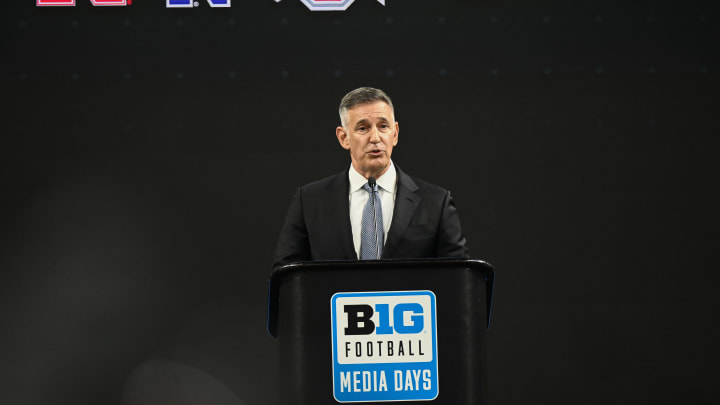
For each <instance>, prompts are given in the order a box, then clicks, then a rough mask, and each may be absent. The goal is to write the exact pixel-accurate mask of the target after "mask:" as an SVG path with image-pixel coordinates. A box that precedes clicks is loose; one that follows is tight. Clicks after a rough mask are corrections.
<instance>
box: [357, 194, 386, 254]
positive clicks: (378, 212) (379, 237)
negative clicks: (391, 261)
mask: <svg viewBox="0 0 720 405" xmlns="http://www.w3.org/2000/svg"><path fill="white" fill-rule="evenodd" d="M363 189H365V191H367V192H368V193H369V194H370V195H369V198H368V202H367V204H365V209H363V216H362V229H361V230H360V260H373V259H379V258H380V257H382V250H383V243H384V241H385V232H384V231H383V217H382V205H381V204H380V192H379V191H378V185H377V184H375V190H371V189H370V185H369V184H367V183H365V185H364V186H363ZM373 209H374V213H373Z"/></svg>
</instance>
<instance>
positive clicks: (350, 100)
mask: <svg viewBox="0 0 720 405" xmlns="http://www.w3.org/2000/svg"><path fill="white" fill-rule="evenodd" d="M378 101H382V102H384V103H385V104H387V105H389V106H390V109H392V111H393V115H395V107H393V103H392V101H391V100H390V97H389V96H388V95H387V94H385V92H384V91H382V90H380V89H375V88H372V87H359V88H357V89H355V90H353V91H351V92H349V93H348V94H346V95H345V97H343V98H342V101H340V108H338V111H339V113H340V123H341V124H342V126H343V127H345V125H346V124H347V111H348V110H349V109H351V108H353V107H355V106H356V105H360V104H370V103H375V102H378Z"/></svg>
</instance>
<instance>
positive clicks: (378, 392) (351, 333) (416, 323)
mask: <svg viewBox="0 0 720 405" xmlns="http://www.w3.org/2000/svg"><path fill="white" fill-rule="evenodd" d="M330 318H331V319H330V321H331V325H332V354H333V355H332V360H333V396H334V397H335V400H336V401H338V402H378V401H383V402H384V401H430V400H433V399H435V398H437V396H438V356H437V327H436V323H437V321H436V310H435V294H434V293H433V292H432V291H428V290H425V291H373V292H352V293H351V292H343V293H336V294H334V295H333V296H332V298H331V300H330Z"/></svg>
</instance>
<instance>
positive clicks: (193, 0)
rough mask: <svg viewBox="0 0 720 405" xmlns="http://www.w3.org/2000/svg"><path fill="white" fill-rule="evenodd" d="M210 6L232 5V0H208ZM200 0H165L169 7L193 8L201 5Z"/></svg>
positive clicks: (166, 5)
mask: <svg viewBox="0 0 720 405" xmlns="http://www.w3.org/2000/svg"><path fill="white" fill-rule="evenodd" d="M207 3H208V5H209V6H210V7H232V6H231V5H230V0H207ZM199 5H200V3H199V2H198V0H165V7H167V8H192V7H197V6H199Z"/></svg>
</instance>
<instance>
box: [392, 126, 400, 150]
mask: <svg viewBox="0 0 720 405" xmlns="http://www.w3.org/2000/svg"><path fill="white" fill-rule="evenodd" d="M399 136H400V124H398V122H397V121H395V139H393V146H397V144H398V137H399Z"/></svg>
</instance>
